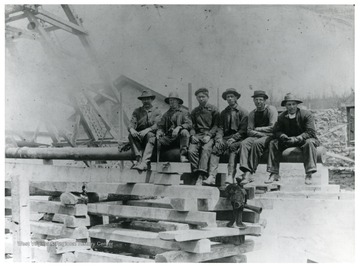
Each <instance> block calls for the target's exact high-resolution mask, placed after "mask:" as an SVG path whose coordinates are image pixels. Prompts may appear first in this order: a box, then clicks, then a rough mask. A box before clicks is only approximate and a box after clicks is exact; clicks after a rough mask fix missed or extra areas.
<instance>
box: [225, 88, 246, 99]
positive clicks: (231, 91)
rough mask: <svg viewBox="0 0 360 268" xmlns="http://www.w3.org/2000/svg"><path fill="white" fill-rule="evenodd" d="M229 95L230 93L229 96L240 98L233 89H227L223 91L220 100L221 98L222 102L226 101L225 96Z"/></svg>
mask: <svg viewBox="0 0 360 268" xmlns="http://www.w3.org/2000/svg"><path fill="white" fill-rule="evenodd" d="M230 93H231V94H234V95H235V96H236V97H237V98H238V99H239V98H240V97H241V94H240V93H238V92H237V91H236V89H235V88H228V89H227V90H225V92H224V93H223V94H222V98H223V99H224V100H226V96H227V95H228V94H230Z"/></svg>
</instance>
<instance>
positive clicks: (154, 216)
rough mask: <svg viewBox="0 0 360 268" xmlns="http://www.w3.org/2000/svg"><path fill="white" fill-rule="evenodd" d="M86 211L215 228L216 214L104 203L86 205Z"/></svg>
mask: <svg viewBox="0 0 360 268" xmlns="http://www.w3.org/2000/svg"><path fill="white" fill-rule="evenodd" d="M88 210H89V213H91V214H95V215H109V216H118V217H123V218H135V219H145V220H158V221H171V222H180V223H189V224H201V225H205V226H216V214H215V213H213V212H198V211H195V212H193V211H190V212H178V211H175V210H172V209H165V208H151V207H148V208H146V207H133V206H120V205H111V204H110V205H109V204H106V203H97V204H88Z"/></svg>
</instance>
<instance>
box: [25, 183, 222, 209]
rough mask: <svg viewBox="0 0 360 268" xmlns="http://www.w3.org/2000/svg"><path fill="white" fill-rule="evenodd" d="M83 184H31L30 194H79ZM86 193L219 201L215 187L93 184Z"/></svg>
mask: <svg viewBox="0 0 360 268" xmlns="http://www.w3.org/2000/svg"><path fill="white" fill-rule="evenodd" d="M83 185H84V184H83V183H80V182H31V183H30V188H31V189H30V190H31V192H32V194H39V193H40V192H81V191H82V188H83ZM85 190H86V191H87V192H95V193H98V194H123V195H131V196H161V197H171V198H191V197H194V196H196V197H197V198H200V199H209V200H211V201H212V202H213V204H211V205H212V206H213V207H215V205H216V203H217V202H218V200H219V195H220V193H219V190H218V189H217V188H215V187H194V186H188V185H176V186H163V185H153V184H145V183H136V184H123V183H94V182H89V183H87V184H86V185H85Z"/></svg>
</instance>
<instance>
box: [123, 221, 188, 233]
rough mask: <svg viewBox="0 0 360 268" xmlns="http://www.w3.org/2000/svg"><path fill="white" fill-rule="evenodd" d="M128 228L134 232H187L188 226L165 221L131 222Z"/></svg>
mask: <svg viewBox="0 0 360 268" xmlns="http://www.w3.org/2000/svg"><path fill="white" fill-rule="evenodd" d="M128 227H129V228H130V229H134V230H142V231H149V232H165V231H175V230H189V229H190V228H189V225H188V224H185V223H178V222H166V221H158V222H151V221H132V222H131V223H130V224H129V225H128Z"/></svg>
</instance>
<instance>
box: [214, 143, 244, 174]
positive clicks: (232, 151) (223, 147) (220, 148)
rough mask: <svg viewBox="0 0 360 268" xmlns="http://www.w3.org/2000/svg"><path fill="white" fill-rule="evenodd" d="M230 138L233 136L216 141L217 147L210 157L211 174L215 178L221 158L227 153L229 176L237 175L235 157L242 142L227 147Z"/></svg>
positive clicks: (215, 146)
mask: <svg viewBox="0 0 360 268" xmlns="http://www.w3.org/2000/svg"><path fill="white" fill-rule="evenodd" d="M230 138H232V136H227V137H224V138H222V140H217V141H215V145H214V147H213V150H212V153H211V156H210V168H209V174H210V175H213V176H214V177H215V176H216V174H217V169H218V165H219V160H220V156H221V155H223V154H225V153H229V163H228V175H233V176H234V175H235V172H236V170H235V157H236V153H237V151H238V149H239V146H240V143H241V141H236V142H234V143H232V144H230V145H227V143H226V141H227V140H228V139H230Z"/></svg>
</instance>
